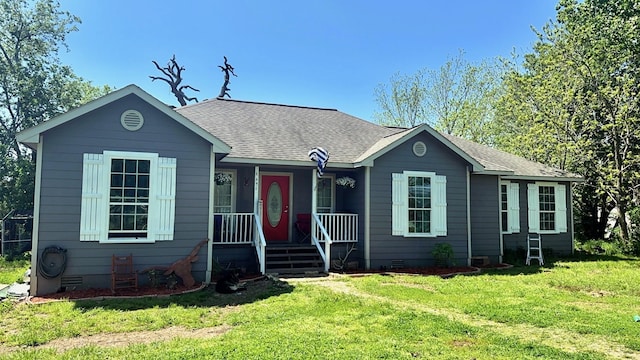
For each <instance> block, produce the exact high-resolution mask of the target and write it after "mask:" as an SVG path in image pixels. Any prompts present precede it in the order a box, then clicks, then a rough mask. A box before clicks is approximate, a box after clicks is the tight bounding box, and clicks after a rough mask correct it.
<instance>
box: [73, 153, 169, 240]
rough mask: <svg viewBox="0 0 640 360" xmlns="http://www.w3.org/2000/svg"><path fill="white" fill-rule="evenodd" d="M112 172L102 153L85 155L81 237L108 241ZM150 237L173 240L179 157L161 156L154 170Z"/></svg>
mask: <svg viewBox="0 0 640 360" xmlns="http://www.w3.org/2000/svg"><path fill="white" fill-rule="evenodd" d="M109 172H110V164H106V163H105V156H104V155H103V154H84V158H83V164H82V202H81V211H80V240H81V241H106V240H107V238H108V227H109V225H108V224H109V215H108V211H109V183H108V181H109V176H108V175H109ZM150 182H151V194H150V198H149V218H148V223H147V225H148V229H147V239H148V240H149V241H164V240H173V231H174V222H175V195H176V159H175V158H158V161H157V165H156V168H155V169H152V178H151V179H150Z"/></svg>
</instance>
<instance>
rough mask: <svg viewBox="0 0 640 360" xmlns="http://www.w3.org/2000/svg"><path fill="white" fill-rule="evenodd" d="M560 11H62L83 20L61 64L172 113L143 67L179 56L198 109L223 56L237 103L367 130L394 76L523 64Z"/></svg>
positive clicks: (146, 0)
mask: <svg viewBox="0 0 640 360" xmlns="http://www.w3.org/2000/svg"><path fill="white" fill-rule="evenodd" d="M556 3H557V1H556V0H482V1H477V0H448V1H436V0H429V1H427V0H423V1H419V0H413V1H405V0H395V1H393V2H391V1H385V2H382V1H377V0H369V1H361V0H353V1H349V0H339V1H334V0H325V1H314V0H309V1H304V0H303V1H300V0H299V1H288V0H287V1H258V0H256V1H244V0H233V1H213V0H193V1H191V0H182V1H175V0H172V1H166V0H108V1H85V0H60V4H61V8H62V9H63V10H66V11H70V12H71V13H72V14H74V15H77V16H79V17H80V18H81V19H82V24H80V25H79V26H78V27H79V31H78V32H75V33H72V34H71V35H70V36H69V37H68V39H67V44H68V45H69V49H70V51H69V52H63V53H62V54H61V59H62V61H63V63H65V64H67V65H70V66H71V67H72V68H73V69H74V71H75V72H76V74H78V75H79V76H82V77H83V78H85V79H86V80H89V81H91V82H93V84H94V85H103V84H107V85H110V86H113V87H115V88H122V87H124V86H126V85H128V84H132V83H133V84H136V85H138V86H140V87H141V88H142V89H144V90H145V91H147V92H149V93H150V94H151V95H153V96H155V97H157V98H158V99H160V100H162V101H164V102H166V103H168V104H172V105H178V103H177V101H176V99H175V98H174V97H173V95H172V94H171V93H170V90H169V86H168V85H167V84H166V83H164V82H160V81H155V82H151V79H149V75H159V74H160V73H159V72H158V71H157V70H156V69H155V67H154V65H153V64H152V63H151V61H152V60H156V61H158V63H159V64H161V65H162V66H164V65H166V63H167V62H168V60H169V59H170V58H171V56H172V55H174V54H175V55H176V59H177V60H178V62H179V64H181V65H182V66H184V67H185V68H186V70H185V71H184V72H183V78H184V81H183V84H188V85H192V86H193V87H195V88H197V89H199V90H200V92H199V93H194V92H187V94H188V95H195V96H197V97H198V99H199V100H202V99H206V98H213V97H215V96H217V94H218V93H219V91H220V87H221V85H222V82H223V80H224V79H223V74H222V72H221V71H220V69H219V68H218V67H217V66H218V65H222V64H223V56H227V58H228V59H229V63H230V64H231V65H233V66H234V67H235V72H236V75H237V77H235V78H234V77H232V78H231V84H230V85H229V87H230V88H231V91H230V95H231V97H232V98H233V99H238V100H249V101H260V102H273V103H282V104H292V105H304V106H314V107H327V108H337V109H338V110H340V111H343V112H346V113H349V114H351V115H354V116H358V117H361V118H363V119H366V120H372V119H373V114H374V112H375V111H376V110H377V104H376V102H375V96H374V89H375V88H376V86H377V85H378V84H380V83H387V82H388V81H389V79H390V77H391V76H392V75H393V74H394V73H396V72H399V73H402V74H412V73H415V72H416V71H417V70H418V69H421V68H425V67H426V68H432V69H437V68H439V67H440V66H441V65H442V64H444V63H445V62H446V60H447V58H450V57H453V56H456V55H457V54H458V51H459V50H463V51H464V52H465V59H466V60H468V61H471V62H477V61H481V60H484V59H492V58H495V57H497V56H509V54H510V53H511V52H512V50H514V49H515V50H516V51H517V52H518V53H520V54H522V53H526V52H529V51H530V50H531V46H532V45H533V43H534V42H535V40H536V37H535V34H534V32H533V31H532V30H531V27H532V26H533V27H535V28H537V29H540V28H542V26H543V25H544V24H545V23H547V22H548V21H549V20H551V19H553V18H554V17H555V13H556V12H555V6H556Z"/></svg>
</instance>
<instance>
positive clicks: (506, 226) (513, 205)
mask: <svg viewBox="0 0 640 360" xmlns="http://www.w3.org/2000/svg"><path fill="white" fill-rule="evenodd" d="M500 217H501V219H500V223H501V225H502V233H504V234H512V233H518V232H520V186H519V185H518V183H515V182H510V181H502V182H500Z"/></svg>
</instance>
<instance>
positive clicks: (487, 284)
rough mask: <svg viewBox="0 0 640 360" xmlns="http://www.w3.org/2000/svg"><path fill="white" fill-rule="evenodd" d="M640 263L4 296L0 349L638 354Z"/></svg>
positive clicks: (357, 355) (111, 353) (174, 354)
mask: <svg viewBox="0 0 640 360" xmlns="http://www.w3.org/2000/svg"><path fill="white" fill-rule="evenodd" d="M6 268H9V267H8V266H6V265H3V266H2V270H1V272H5V269H6ZM639 270H640V259H636V258H615V257H594V258H588V259H580V261H577V259H565V260H557V261H555V262H550V263H549V265H547V266H545V267H538V266H530V267H522V266H520V267H514V268H512V269H508V270H494V271H489V272H484V273H483V274H480V275H475V276H457V277H454V278H450V279H441V278H439V277H434V276H382V275H373V276H366V277H360V278H352V277H330V278H316V279H304V280H298V281H294V280H291V281H289V282H288V283H281V282H273V281H267V280H263V281H256V282H253V283H250V284H249V289H248V290H247V291H246V292H244V293H243V294H241V295H238V294H230V295H221V294H217V293H215V292H213V291H211V290H209V289H205V290H203V291H200V292H197V293H193V294H186V295H181V296H176V297H170V298H153V299H135V300H104V301H62V302H55V303H48V304H40V305H30V304H14V303H11V302H4V303H0V358H7V359H33V358H37V359H48V358H55V359H78V358H82V359H104V358H110V359H119V358H127V359H147V358H155V359H183V358H189V359H211V358H220V359H289V358H302V359H325V358H344V359H369V358H371V359H373V358H375V359H413V358H423V359H472V358H476V359H534V358H535V359H540V358H544V359H614V358H640V323H636V322H634V321H633V315H635V314H638V313H640V302H639V301H638V298H639V295H640V271H639ZM172 329H174V330H175V329H178V330H179V333H181V334H182V335H183V336H182V338H175V337H174V336H171V337H167V336H165V335H163V334H164V332H166V331H169V330H172ZM211 329H218V330H219V331H218V332H217V333H216V334H214V335H206V334H207V331H209V330H211ZM202 331H204V333H203V332H202ZM203 334H204V335H203ZM119 337H124V338H127V339H129V340H130V341H129V342H126V343H123V344H118V343H116V344H113V343H111V342H112V341H115V340H114V339H117V338H119ZM148 337H152V338H153V337H156V339H155V340H156V341H148V340H144V338H148ZM136 339H137V340H136ZM143 340H144V341H143Z"/></svg>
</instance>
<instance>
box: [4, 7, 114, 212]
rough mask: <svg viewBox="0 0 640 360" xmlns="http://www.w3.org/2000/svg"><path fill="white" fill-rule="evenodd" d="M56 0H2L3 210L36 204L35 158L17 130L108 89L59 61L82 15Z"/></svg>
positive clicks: (23, 207)
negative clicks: (65, 7)
mask: <svg viewBox="0 0 640 360" xmlns="http://www.w3.org/2000/svg"><path fill="white" fill-rule="evenodd" d="M59 7H60V5H59V3H58V2H57V1H54V0H38V1H35V2H34V1H28V0H0V214H4V213H6V212H8V210H10V209H11V208H20V209H28V208H31V206H32V205H33V183H34V180H33V179H34V174H35V171H34V163H33V161H32V154H31V152H30V151H29V150H27V149H25V148H24V147H22V146H20V144H18V142H17V141H16V134H17V133H18V132H19V131H21V130H24V129H26V128H28V127H31V126H34V125H36V124H38V123H40V122H43V121H46V120H48V119H50V118H51V117H53V116H56V115H58V114H61V113H63V112H65V111H67V110H69V109H70V108H73V107H77V106H79V105H80V104H82V103H83V102H86V101H87V100H89V99H91V98H94V97H96V96H99V95H102V94H104V93H105V92H108V91H109V90H110V89H109V88H108V87H103V88H95V87H93V86H91V84H90V83H88V82H86V81H84V80H83V79H81V78H79V77H78V76H76V75H75V74H74V73H73V71H72V70H71V68H69V67H68V66H64V65H62V64H61V63H60V61H59V58H58V51H59V50H60V48H61V47H64V48H66V43H65V39H66V36H67V35H68V34H70V33H72V32H73V31H76V30H77V28H76V24H78V23H80V19H79V18H77V17H75V16H73V15H71V14H70V13H68V12H64V11H61V10H60V9H59Z"/></svg>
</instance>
